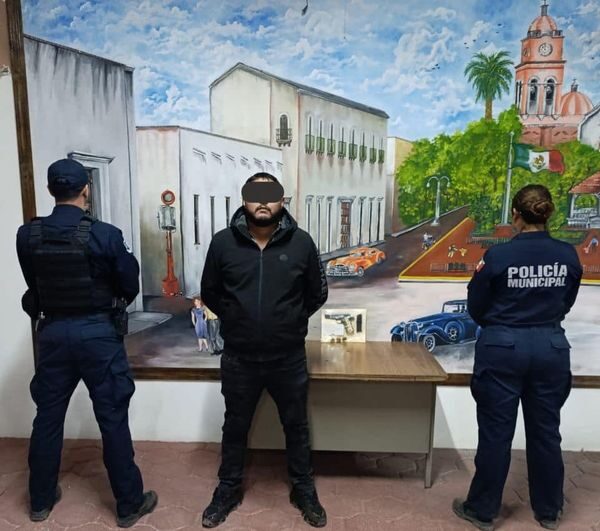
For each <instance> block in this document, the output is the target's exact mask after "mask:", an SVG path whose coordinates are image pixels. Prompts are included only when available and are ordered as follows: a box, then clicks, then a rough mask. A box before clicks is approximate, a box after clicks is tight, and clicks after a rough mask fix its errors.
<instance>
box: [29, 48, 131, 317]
mask: <svg viewBox="0 0 600 531" xmlns="http://www.w3.org/2000/svg"><path fill="white" fill-rule="evenodd" d="M24 47H25V59H26V66H27V89H28V96H29V116H30V124H31V143H32V150H33V168H34V176H35V194H36V207H37V214H38V215H40V216H45V215H48V214H49V213H50V212H51V211H52V207H53V206H54V199H53V198H52V197H51V196H50V194H49V193H48V190H47V188H46V186H47V178H46V174H47V169H48V166H49V165H50V164H51V163H52V162H54V161H55V160H57V159H60V158H66V157H67V156H68V155H69V154H70V153H73V152H77V153H83V154H89V155H93V157H92V158H89V157H84V158H83V159H79V158H78V157H77V156H75V157H74V158H76V160H79V161H80V162H82V164H83V165H84V166H86V167H100V168H101V170H100V174H102V175H104V176H105V177H106V178H105V180H101V186H102V187H103V188H104V189H103V190H102V194H101V195H102V196H103V199H102V201H103V202H104V204H105V205H107V206H108V208H106V209H103V210H102V212H100V213H97V215H98V217H99V218H100V219H101V220H102V221H106V222H108V223H112V224H113V225H116V226H117V227H119V228H120V229H121V230H122V231H123V236H124V238H125V240H126V241H127V242H128V244H129V245H130V246H131V247H132V249H133V251H134V254H135V255H136V257H137V258H138V260H139V259H140V234H139V217H138V212H137V197H136V194H137V181H136V173H135V163H136V161H135V129H134V128H133V123H134V122H133V120H134V117H133V114H134V105H133V72H132V69H131V68H129V67H126V66H124V65H120V64H118V63H114V62H112V61H109V60H106V59H103V58H99V57H95V56H92V55H89V54H85V53H79V52H77V51H74V50H71V49H68V48H65V47H62V46H60V45H57V44H53V43H47V42H44V41H40V40H38V39H35V38H32V37H26V38H25V40H24ZM141 303H142V300H141V297H138V299H137V300H136V304H135V308H136V309H141Z"/></svg>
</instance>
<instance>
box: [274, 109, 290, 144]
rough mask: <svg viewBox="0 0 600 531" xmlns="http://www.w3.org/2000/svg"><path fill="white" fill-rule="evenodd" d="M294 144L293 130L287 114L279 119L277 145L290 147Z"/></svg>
mask: <svg viewBox="0 0 600 531" xmlns="http://www.w3.org/2000/svg"><path fill="white" fill-rule="evenodd" d="M291 143H292V129H291V128H290V122H289V119H288V116H287V114H282V115H281V116H280V117H279V128H278V129H277V144H279V145H280V146H289V145H290V144H291Z"/></svg>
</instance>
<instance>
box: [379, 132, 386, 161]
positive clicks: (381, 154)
mask: <svg viewBox="0 0 600 531" xmlns="http://www.w3.org/2000/svg"><path fill="white" fill-rule="evenodd" d="M383 142H384V139H383V138H382V139H380V140H379V164H382V163H383V162H385V149H384V148H383Z"/></svg>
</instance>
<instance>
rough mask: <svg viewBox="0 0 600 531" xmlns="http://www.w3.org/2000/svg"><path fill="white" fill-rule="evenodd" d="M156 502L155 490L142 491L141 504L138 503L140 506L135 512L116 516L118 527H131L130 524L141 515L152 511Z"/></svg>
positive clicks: (133, 523)
mask: <svg viewBox="0 0 600 531" xmlns="http://www.w3.org/2000/svg"><path fill="white" fill-rule="evenodd" d="M157 503H158V495H157V494H156V492H154V491H153V490H149V491H148V492H144V499H143V501H142V505H140V508H139V509H138V510H137V511H136V512H135V513H133V514H130V515H128V516H118V517H117V525H118V526H119V527H131V526H132V525H135V524H136V523H137V521H138V520H139V519H140V518H141V517H142V516H145V515H147V514H150V513H151V512H152V511H154V508H155V507H156V504H157Z"/></svg>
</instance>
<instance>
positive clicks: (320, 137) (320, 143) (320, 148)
mask: <svg viewBox="0 0 600 531" xmlns="http://www.w3.org/2000/svg"><path fill="white" fill-rule="evenodd" d="M324 152H325V129H324V127H323V120H319V133H318V134H317V153H324Z"/></svg>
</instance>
